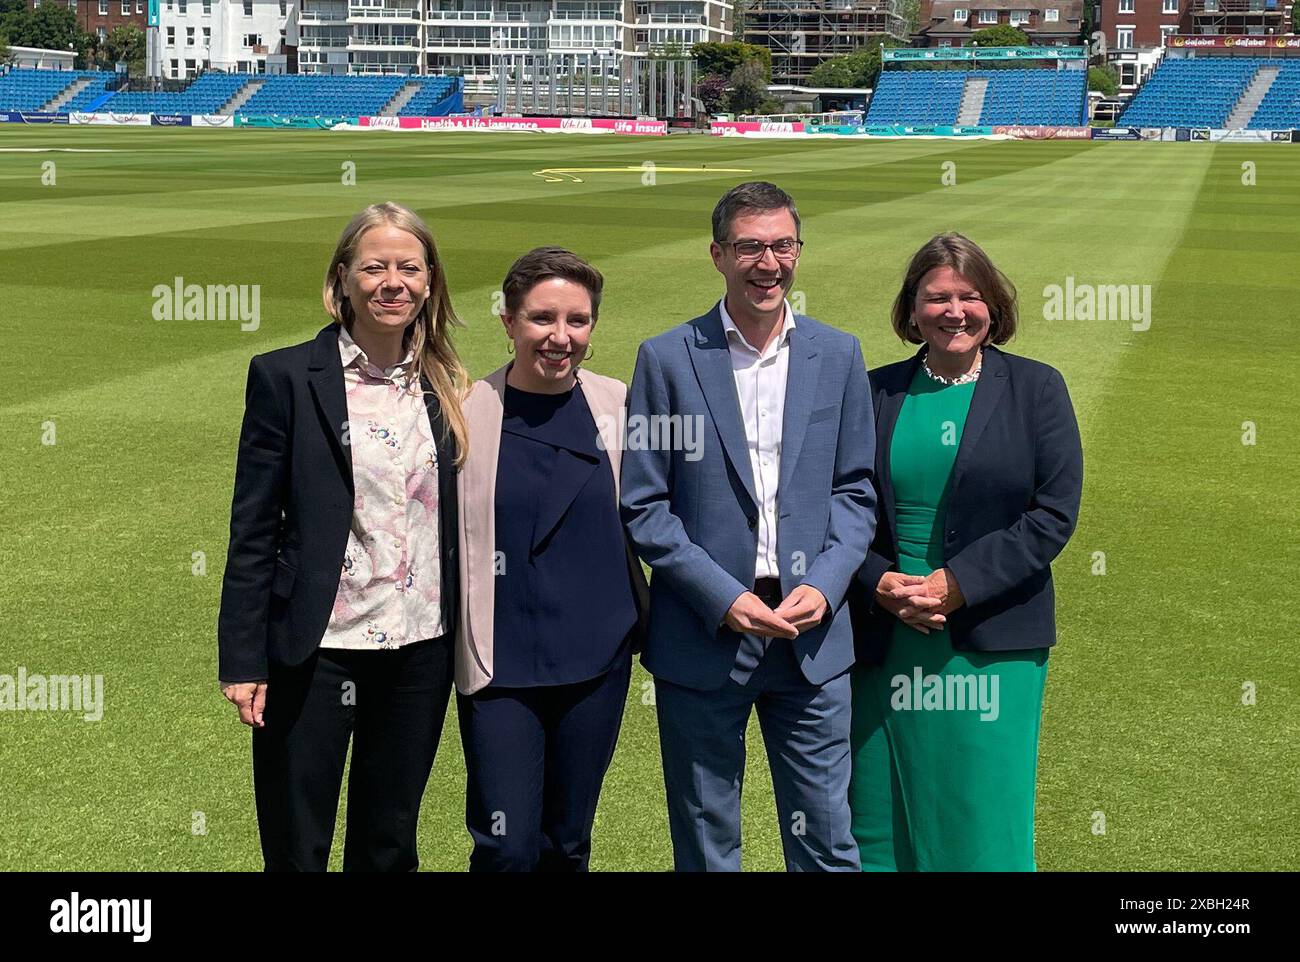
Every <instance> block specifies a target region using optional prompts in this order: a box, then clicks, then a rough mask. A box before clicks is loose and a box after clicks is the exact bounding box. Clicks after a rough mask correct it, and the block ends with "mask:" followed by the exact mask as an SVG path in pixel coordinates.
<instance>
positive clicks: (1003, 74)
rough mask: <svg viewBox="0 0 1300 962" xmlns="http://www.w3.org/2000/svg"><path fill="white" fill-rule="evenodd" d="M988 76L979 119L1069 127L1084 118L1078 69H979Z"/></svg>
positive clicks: (1083, 82)
mask: <svg viewBox="0 0 1300 962" xmlns="http://www.w3.org/2000/svg"><path fill="white" fill-rule="evenodd" d="M979 74H980V75H981V76H986V77H988V81H989V85H988V89H987V90H985V92H984V109H983V110H982V111H981V113H980V123H981V124H984V125H986V126H992V125H993V124H1045V125H1049V126H1064V127H1072V126H1079V125H1080V124H1082V123H1083V122H1084V118H1083V112H1084V90H1085V87H1086V85H1087V84H1086V77H1085V74H1084V71H1082V70H981V71H979Z"/></svg>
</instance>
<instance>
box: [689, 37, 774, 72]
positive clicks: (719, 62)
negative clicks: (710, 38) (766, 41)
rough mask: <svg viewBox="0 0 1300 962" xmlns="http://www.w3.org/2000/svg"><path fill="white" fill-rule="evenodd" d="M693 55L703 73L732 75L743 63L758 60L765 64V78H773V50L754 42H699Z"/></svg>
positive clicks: (692, 49)
mask: <svg viewBox="0 0 1300 962" xmlns="http://www.w3.org/2000/svg"><path fill="white" fill-rule="evenodd" d="M691 56H692V57H694V58H695V62H696V63H697V64H698V65H699V68H700V73H701V74H710V73H720V74H722V75H723V76H724V77H730V76H731V75H732V73H733V72H735V70H736V68H737V67H739V66H740V65H741V64H743V63H747V62H749V61H751V60H757V61H759V63H761V64H762V66H763V79H764V80H771V79H772V51H771V50H769V49H768V48H767V47H759V46H757V45H755V44H752V43H737V42H734V41H733V42H729V43H697V44H695V46H693V47H691Z"/></svg>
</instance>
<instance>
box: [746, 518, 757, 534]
mask: <svg viewBox="0 0 1300 962" xmlns="http://www.w3.org/2000/svg"><path fill="white" fill-rule="evenodd" d="M747 520H748V522H749V530H750V531H753V530H754V529H755V528H757V527H758V519H757V518H748V519H747Z"/></svg>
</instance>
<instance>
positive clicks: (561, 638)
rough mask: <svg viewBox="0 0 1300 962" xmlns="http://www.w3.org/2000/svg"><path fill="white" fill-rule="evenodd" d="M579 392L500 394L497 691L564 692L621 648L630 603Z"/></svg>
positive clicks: (612, 506)
mask: <svg viewBox="0 0 1300 962" xmlns="http://www.w3.org/2000/svg"><path fill="white" fill-rule="evenodd" d="M597 437H598V435H597V433H596V422H595V419H594V418H592V416H591V410H590V409H589V408H588V407H587V400H586V398H585V397H583V394H582V390H581V388H580V386H579V387H576V388H574V389H572V390H569V391H566V392H564V393H563V394H534V393H533V392H531V391H520V390H518V389H517V388H513V387H510V386H509V385H506V391H505V412H504V417H503V418H502V421H501V447H500V452H499V455H498V461H497V489H496V505H495V512H496V550H497V552H498V555H497V558H498V561H497V565H498V567H497V569H496V570H497V577H496V603H495V618H496V621H495V627H494V629H493V632H492V634H493V675H492V681H491V684H492V685H495V686H497V687H502V688H504V687H511V688H522V687H534V686H538V685H567V684H572V683H574V682H580V681H586V680H588V679H591V678H595V677H597V676H598V675H601V674H604V673H605V672H606V671H608V670H609V669H611V668H613V667H614V665H615V664H616V663H617V662H618V661H619V660H620V658H623V657H627V652H628V651H629V650H630V649H629V646H628V645H627V644H626V643H625V642H626V641H627V638H628V633H629V632H630V631H631V629H632V627H633V625H635V624H636V618H637V611H636V598H635V595H634V593H633V588H632V577H631V572H630V571H629V569H628V561H627V546H626V542H625V540H624V534H623V524H622V521H621V520H620V519H619V514H618V504H617V501H616V499H615V496H614V473H613V471H612V469H611V468H610V464H609V455H608V454H607V453H606V452H605V451H604V450H602V449H601V447H600V446H599V445H598V444H597V443H596V439H597Z"/></svg>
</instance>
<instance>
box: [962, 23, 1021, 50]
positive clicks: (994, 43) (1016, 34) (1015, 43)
mask: <svg viewBox="0 0 1300 962" xmlns="http://www.w3.org/2000/svg"><path fill="white" fill-rule="evenodd" d="M970 41H971V43H977V44H979V45H980V46H981V47H1028V46H1029V37H1028V35H1027V34H1026V33H1025V32H1024V31H1023V30H1017V29H1016V28H1015V27H1013V26H1010V25H1009V24H1005V23H1000V24H998V25H997V26H996V27H985V28H984V29H983V30H976V31H975V32H974V33H972V34H971V35H970Z"/></svg>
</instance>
